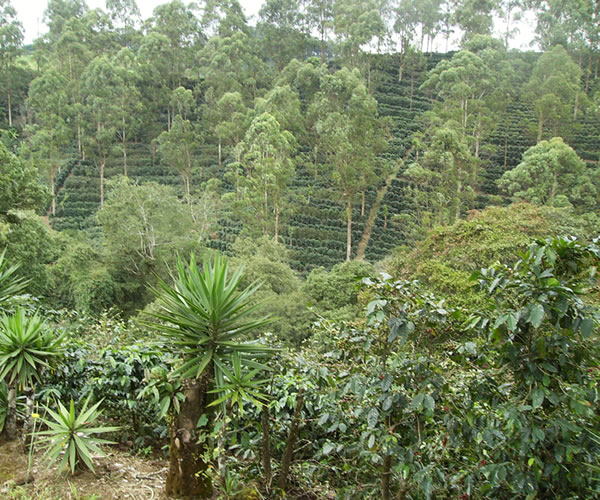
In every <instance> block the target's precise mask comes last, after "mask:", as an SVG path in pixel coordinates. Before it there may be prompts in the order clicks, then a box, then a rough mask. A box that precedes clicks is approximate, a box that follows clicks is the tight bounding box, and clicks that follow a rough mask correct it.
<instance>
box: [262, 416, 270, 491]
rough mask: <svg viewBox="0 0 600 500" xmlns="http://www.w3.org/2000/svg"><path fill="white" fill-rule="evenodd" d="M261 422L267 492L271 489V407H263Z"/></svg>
mask: <svg viewBox="0 0 600 500" xmlns="http://www.w3.org/2000/svg"><path fill="white" fill-rule="evenodd" d="M260 421H261V426H262V436H261V439H262V462H263V468H264V477H263V479H264V486H265V489H266V490H267V491H269V490H270V489H271V480H272V472H271V436H270V433H269V407H268V406H267V405H263V407H262V410H261V413H260Z"/></svg>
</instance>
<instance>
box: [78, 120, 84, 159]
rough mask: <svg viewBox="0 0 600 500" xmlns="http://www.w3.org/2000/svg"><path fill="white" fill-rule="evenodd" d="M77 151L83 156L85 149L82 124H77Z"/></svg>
mask: <svg viewBox="0 0 600 500" xmlns="http://www.w3.org/2000/svg"><path fill="white" fill-rule="evenodd" d="M77 151H78V152H79V157H80V158H82V159H84V160H85V158H83V149H82V147H81V125H77Z"/></svg>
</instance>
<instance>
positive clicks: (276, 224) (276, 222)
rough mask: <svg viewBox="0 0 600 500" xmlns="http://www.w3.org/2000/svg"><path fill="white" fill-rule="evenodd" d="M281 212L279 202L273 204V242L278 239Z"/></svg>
mask: <svg viewBox="0 0 600 500" xmlns="http://www.w3.org/2000/svg"><path fill="white" fill-rule="evenodd" d="M280 213H281V209H280V208H279V203H277V204H276V205H275V243H277V242H278V241H279V214H280Z"/></svg>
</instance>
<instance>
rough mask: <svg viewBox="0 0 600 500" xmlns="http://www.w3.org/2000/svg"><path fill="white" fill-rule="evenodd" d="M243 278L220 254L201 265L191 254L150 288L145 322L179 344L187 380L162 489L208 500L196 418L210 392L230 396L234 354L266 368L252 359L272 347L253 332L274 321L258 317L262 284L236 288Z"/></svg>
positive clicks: (205, 466)
mask: <svg viewBox="0 0 600 500" xmlns="http://www.w3.org/2000/svg"><path fill="white" fill-rule="evenodd" d="M241 278H242V270H241V269H239V270H237V271H236V272H234V273H232V274H230V273H229V272H228V269H227V262H226V260H225V259H224V258H223V257H221V256H216V257H215V258H214V259H212V260H209V259H205V260H204V262H203V265H202V267H199V266H198V265H197V264H196V260H195V258H194V257H193V256H192V258H191V260H190V264H189V266H186V265H185V264H184V263H183V262H182V261H181V260H179V261H178V263H177V275H176V276H174V277H173V281H174V284H173V286H169V285H168V284H166V283H165V282H162V281H161V282H159V287H158V288H157V289H154V293H155V294H156V295H157V297H158V299H159V300H158V304H159V310H158V312H153V313H150V314H151V317H152V321H149V322H148V324H149V325H151V326H152V327H154V328H156V329H158V330H159V331H160V332H161V333H162V336H163V337H164V339H165V340H166V341H167V342H168V343H170V344H172V345H174V346H176V347H177V348H178V349H179V350H180V352H181V354H182V355H183V363H182V365H181V366H180V367H179V368H178V369H177V370H175V372H174V373H173V376H175V377H177V378H181V379H187V382H186V383H185V386H184V390H183V392H184V394H185V396H186V400H185V402H184V403H183V404H182V406H181V412H180V413H179V414H178V415H177V416H176V418H175V419H174V421H173V423H172V425H171V466H170V470H169V476H168V478H167V494H172V495H178V496H184V497H185V496H199V497H205V498H207V497H209V496H210V495H211V494H212V485H211V484H210V479H209V478H208V476H207V475H206V473H205V472H206V471H207V469H208V463H207V462H206V461H205V460H204V459H203V458H202V457H203V454H204V453H205V451H206V450H204V449H203V448H202V446H203V445H201V444H198V439H197V436H196V433H197V430H196V423H197V422H198V420H199V418H200V416H201V415H202V414H204V411H205V409H206V408H207V407H208V405H209V404H210V401H209V396H210V394H209V393H210V392H212V391H214V390H216V391H217V392H219V393H221V394H222V395H227V394H229V395H231V394H233V392H232V391H231V388H230V387H229V386H230V385H231V377H230V376H229V375H232V374H231V373H227V372H228V369H227V366H228V365H229V366H231V365H233V359H234V357H235V359H237V360H242V359H243V360H244V361H243V363H244V366H246V367H250V368H251V369H257V368H265V366H264V365H262V364H261V363H259V362H257V361H256V360H257V359H258V358H261V357H264V356H265V355H267V354H268V353H269V352H270V351H271V350H272V349H270V348H268V347H267V346H265V345H263V344H261V343H259V342H256V341H253V340H251V338H250V335H251V334H252V333H255V332H256V331H257V330H260V329H262V328H263V327H265V326H266V325H267V324H268V323H270V321H271V320H270V318H269V317H268V316H264V317H259V318H258V319H257V318H256V311H257V308H258V307H259V305H258V304H255V303H254V302H253V300H252V298H253V294H254V293H255V292H256V290H257V289H258V288H259V285H258V284H253V285H250V286H249V287H247V288H245V289H243V290H241V289H240V282H241ZM240 362H241V361H240ZM236 363H237V361H236ZM232 376H233V375H232ZM221 399H222V397H221ZM225 399H227V398H225ZM192 457H193V458H192Z"/></svg>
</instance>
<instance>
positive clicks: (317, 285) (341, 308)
mask: <svg viewBox="0 0 600 500" xmlns="http://www.w3.org/2000/svg"><path fill="white" fill-rule="evenodd" d="M373 274H374V269H373V266H372V265H371V264H369V263H367V262H361V261H351V262H345V263H340V264H336V265H335V266H333V268H332V269H331V271H329V272H328V271H326V270H325V269H323V268H317V269H315V270H313V271H312V272H311V273H310V274H309V275H308V277H307V278H306V284H305V290H306V294H307V295H308V296H309V297H310V299H311V300H313V301H314V304H313V305H314V307H315V310H316V312H318V313H319V314H323V315H325V316H326V317H327V318H330V319H333V320H342V319H351V318H353V317H354V316H355V315H356V313H357V312H358V285H359V283H360V281H361V279H362V278H365V277H367V276H371V275H373Z"/></svg>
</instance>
